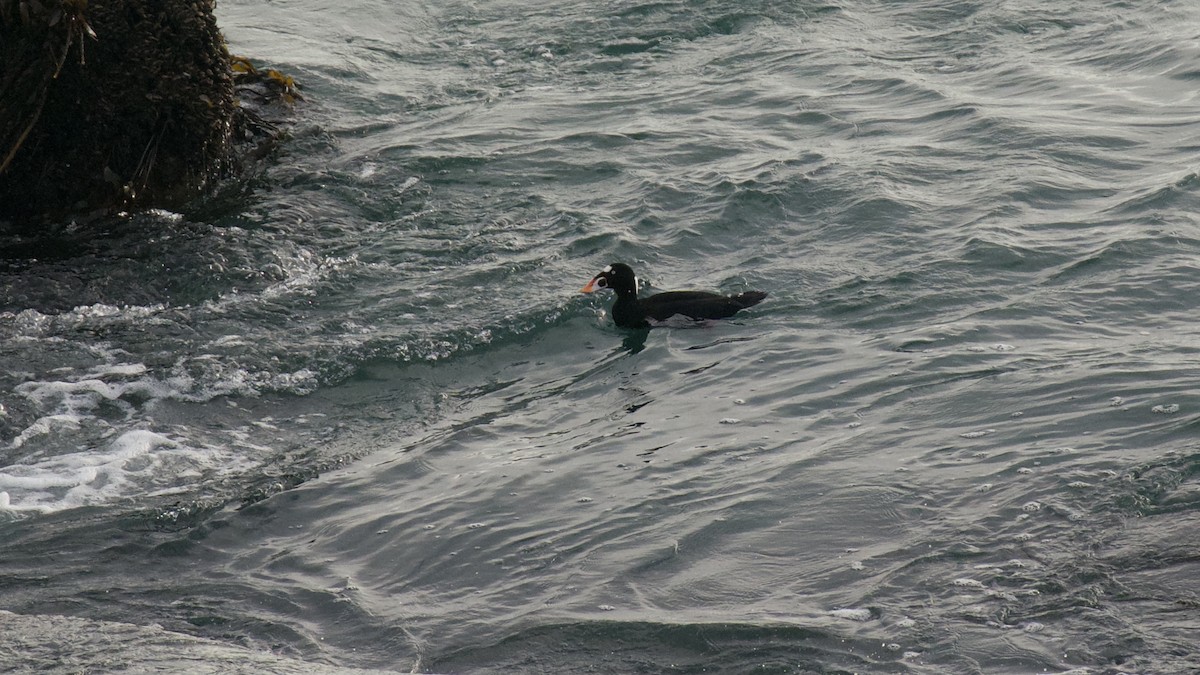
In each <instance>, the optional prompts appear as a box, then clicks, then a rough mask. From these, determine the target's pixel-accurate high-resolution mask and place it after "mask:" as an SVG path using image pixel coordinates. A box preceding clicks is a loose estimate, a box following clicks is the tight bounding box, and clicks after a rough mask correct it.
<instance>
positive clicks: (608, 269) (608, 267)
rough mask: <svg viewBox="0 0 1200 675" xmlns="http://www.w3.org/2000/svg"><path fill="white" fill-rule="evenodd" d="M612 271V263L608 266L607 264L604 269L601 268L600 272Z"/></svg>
mask: <svg viewBox="0 0 1200 675" xmlns="http://www.w3.org/2000/svg"><path fill="white" fill-rule="evenodd" d="M611 271H612V265H607V266H605V268H604V269H602V270H600V273H601V274H608V273H609V272H611Z"/></svg>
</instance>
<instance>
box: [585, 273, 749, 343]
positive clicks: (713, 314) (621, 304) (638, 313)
mask: <svg viewBox="0 0 1200 675" xmlns="http://www.w3.org/2000/svg"><path fill="white" fill-rule="evenodd" d="M602 288H608V289H611V290H612V291H613V292H615V293H616V294H617V302H616V304H614V305H613V308H612V316H613V321H614V322H616V324H617V325H618V326H620V327H622V328H649V327H651V326H655V325H661V324H671V323H675V322H676V321H682V322H699V321H707V320H710V319H726V318H729V317H731V316H733V315H734V314H736V313H737V312H738V311H739V310H743V309H746V308H747V307H752V306H754V305H757V304H758V303H760V302H762V301H763V298H765V297H767V294H766V293H763V292H762V291H746V292H745V293H738V294H737V295H718V294H716V293H708V292H706V291H667V292H666V293H658V294H657V295H651V296H650V297H647V298H638V296H637V290H638V283H637V277H636V276H635V275H634V273H633V270H632V269H631V268H630V267H629V265H625V264H623V263H613V264H611V265H609V266H608V267H605V268H604V270H603V271H602V272H600V274H597V275H596V276H595V277H593V278H592V280H591V281H590V282H588V285H587V286H584V287H583V292H584V293H591V292H592V291H596V290H600V289H602Z"/></svg>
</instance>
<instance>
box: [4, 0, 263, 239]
mask: <svg viewBox="0 0 1200 675" xmlns="http://www.w3.org/2000/svg"><path fill="white" fill-rule="evenodd" d="M233 77H234V76H233V72H232V69H231V61H230V56H229V52H228V51H227V49H226V47H225V42H224V39H223V38H222V36H221V33H220V31H219V30H218V28H217V24H216V19H215V18H214V16H213V2H212V0H91V1H90V2H89V0H40V1H39V0H0V221H7V223H8V225H9V227H10V228H14V229H21V230H29V229H30V228H32V227H36V225H35V224H36V223H37V222H40V221H42V220H45V219H46V218H60V217H62V216H65V215H67V214H78V213H87V212H105V211H111V210H115V209H129V208H137V207H144V206H166V207H170V206H172V205H177V204H179V203H182V202H184V201H186V200H188V199H190V198H192V197H194V196H196V195H197V194H199V193H200V192H201V191H203V190H204V189H205V187H206V186H208V185H210V184H211V183H212V182H213V181H215V180H216V179H218V178H220V177H222V176H224V175H227V174H229V173H230V172H231V171H232V170H233V168H234V166H235V164H236V161H235V159H234V154H235V153H234V139H235V134H236V133H238V129H239V126H241V125H242V124H243V122H244V119H243V117H242V116H243V113H242V111H241V108H240V107H239V106H238V103H237V99H236V91H235V85H234V79H233ZM0 227H3V225H0Z"/></svg>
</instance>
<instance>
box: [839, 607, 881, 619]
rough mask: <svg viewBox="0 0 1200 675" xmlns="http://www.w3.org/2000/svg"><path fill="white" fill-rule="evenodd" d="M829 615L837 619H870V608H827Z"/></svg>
mask: <svg viewBox="0 0 1200 675" xmlns="http://www.w3.org/2000/svg"><path fill="white" fill-rule="evenodd" d="M829 615H830V616H832V617H835V618H838V619H848V620H850V621H870V620H871V610H869V609H861V608H855V607H846V608H843V609H832V610H829Z"/></svg>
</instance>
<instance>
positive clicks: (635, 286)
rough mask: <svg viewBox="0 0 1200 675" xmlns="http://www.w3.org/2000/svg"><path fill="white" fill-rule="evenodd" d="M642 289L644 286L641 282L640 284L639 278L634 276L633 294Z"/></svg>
mask: <svg viewBox="0 0 1200 675" xmlns="http://www.w3.org/2000/svg"><path fill="white" fill-rule="evenodd" d="M640 290H642V287H641V285H640V284H638V278H637V277H634V278H633V294H634V295H637V294H638V291H640Z"/></svg>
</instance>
